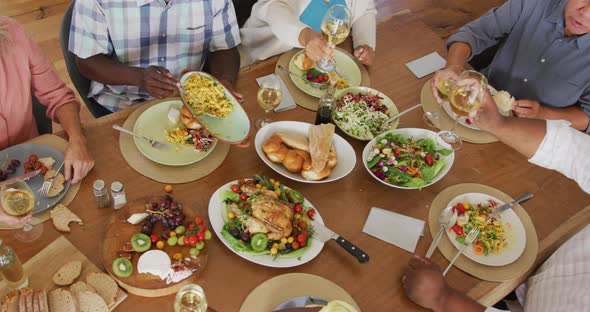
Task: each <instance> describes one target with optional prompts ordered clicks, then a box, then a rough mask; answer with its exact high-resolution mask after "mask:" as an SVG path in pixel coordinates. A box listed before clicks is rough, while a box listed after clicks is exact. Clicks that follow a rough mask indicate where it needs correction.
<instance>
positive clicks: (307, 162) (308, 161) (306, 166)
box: [295, 149, 312, 170]
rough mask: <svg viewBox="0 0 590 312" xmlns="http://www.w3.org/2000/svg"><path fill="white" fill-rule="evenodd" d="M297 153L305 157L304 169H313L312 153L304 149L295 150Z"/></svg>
mask: <svg viewBox="0 0 590 312" xmlns="http://www.w3.org/2000/svg"><path fill="white" fill-rule="evenodd" d="M295 153H297V154H299V156H301V157H303V168H302V169H303V170H311V168H312V167H311V155H310V154H309V153H308V152H306V151H302V150H298V149H296V150H295Z"/></svg>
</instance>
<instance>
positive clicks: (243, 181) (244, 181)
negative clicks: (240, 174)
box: [238, 179, 246, 185]
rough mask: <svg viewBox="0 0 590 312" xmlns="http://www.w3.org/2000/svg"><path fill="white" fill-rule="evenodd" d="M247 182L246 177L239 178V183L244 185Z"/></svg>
mask: <svg viewBox="0 0 590 312" xmlns="http://www.w3.org/2000/svg"><path fill="white" fill-rule="evenodd" d="M244 184H246V180H245V179H239V180H238V185H244Z"/></svg>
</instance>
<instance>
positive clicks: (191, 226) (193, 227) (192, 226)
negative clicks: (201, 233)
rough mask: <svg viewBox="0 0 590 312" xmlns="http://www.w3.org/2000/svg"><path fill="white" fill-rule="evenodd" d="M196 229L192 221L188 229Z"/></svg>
mask: <svg viewBox="0 0 590 312" xmlns="http://www.w3.org/2000/svg"><path fill="white" fill-rule="evenodd" d="M194 229H195V225H194V224H193V223H191V224H189V225H188V230H189V231H192V230H194Z"/></svg>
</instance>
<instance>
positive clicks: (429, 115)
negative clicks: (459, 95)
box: [423, 65, 463, 128]
mask: <svg viewBox="0 0 590 312" xmlns="http://www.w3.org/2000/svg"><path fill="white" fill-rule="evenodd" d="M462 72H463V68H462V67H460V66H457V65H449V66H447V67H445V68H444V69H442V70H441V71H440V76H441V79H440V80H439V81H438V83H437V85H436V93H437V95H438V98H440V99H441V100H442V102H438V101H437V102H438V104H439V105H441V106H442V105H449V104H448V103H449V95H451V90H452V88H453V86H454V85H455V81H456V80H457V77H459V75H461V73H462ZM423 118H424V122H426V124H427V125H429V126H430V127H433V128H438V125H437V123H438V118H439V116H438V113H437V112H425V113H424V116H423Z"/></svg>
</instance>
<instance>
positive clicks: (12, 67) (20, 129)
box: [0, 16, 80, 150]
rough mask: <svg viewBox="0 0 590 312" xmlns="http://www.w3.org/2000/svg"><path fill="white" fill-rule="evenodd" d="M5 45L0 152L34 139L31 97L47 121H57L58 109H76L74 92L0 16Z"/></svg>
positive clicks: (0, 73) (0, 49) (0, 72)
mask: <svg viewBox="0 0 590 312" xmlns="http://www.w3.org/2000/svg"><path fill="white" fill-rule="evenodd" d="M0 27H5V28H6V30H7V31H8V37H9V41H8V42H7V43H4V44H3V45H2V46H0V150H2V149H5V148H7V147H9V146H12V145H15V144H19V143H22V142H24V141H26V140H28V139H31V138H33V137H35V136H37V135H39V132H38V131H37V125H36V124H35V119H34V117H33V106H32V98H31V96H32V95H35V96H36V97H37V99H38V100H39V102H40V103H41V104H43V105H45V106H47V117H48V118H50V119H52V120H53V121H56V122H59V121H58V120H57V111H58V110H59V108H60V107H61V106H62V105H65V104H68V103H75V104H76V105H78V106H79V105H80V103H79V102H78V100H76V97H75V96H74V92H73V91H72V90H71V89H69V88H68V87H66V85H65V84H64V83H63V81H61V80H60V79H59V77H58V76H57V73H56V72H55V70H54V68H53V66H52V64H51V63H50V62H49V61H48V60H47V58H45V56H44V55H43V52H42V51H41V49H40V48H39V46H37V45H36V44H35V43H34V42H33V41H32V39H31V36H30V35H29V34H27V33H26V32H25V30H24V29H23V28H22V27H21V26H20V25H19V24H18V23H17V22H16V21H15V20H13V19H11V18H8V17H4V16H0Z"/></svg>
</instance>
